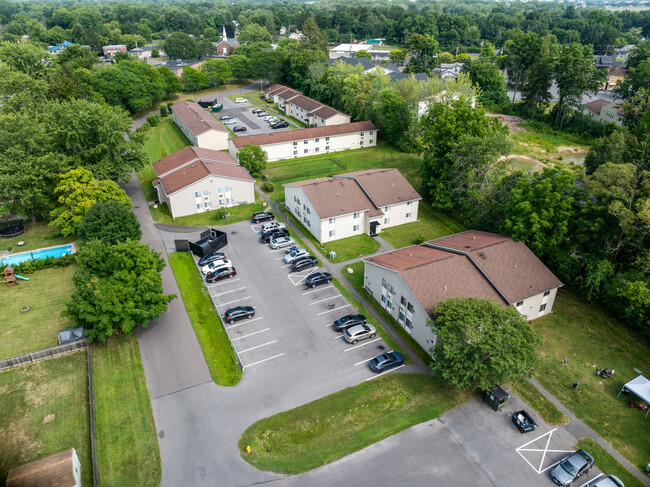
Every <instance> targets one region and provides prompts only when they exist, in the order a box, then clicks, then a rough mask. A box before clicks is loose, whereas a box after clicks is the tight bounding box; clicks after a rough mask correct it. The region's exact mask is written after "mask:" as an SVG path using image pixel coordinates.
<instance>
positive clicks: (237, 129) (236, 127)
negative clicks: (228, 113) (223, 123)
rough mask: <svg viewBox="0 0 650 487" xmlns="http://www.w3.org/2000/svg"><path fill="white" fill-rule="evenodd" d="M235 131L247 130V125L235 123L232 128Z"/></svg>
mask: <svg viewBox="0 0 650 487" xmlns="http://www.w3.org/2000/svg"><path fill="white" fill-rule="evenodd" d="M232 131H233V132H246V127H242V126H241V125H235V126H234V127H233V128H232Z"/></svg>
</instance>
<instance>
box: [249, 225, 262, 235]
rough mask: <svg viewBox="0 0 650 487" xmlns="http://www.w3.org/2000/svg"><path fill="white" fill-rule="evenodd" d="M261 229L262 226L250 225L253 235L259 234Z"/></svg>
mask: <svg viewBox="0 0 650 487" xmlns="http://www.w3.org/2000/svg"><path fill="white" fill-rule="evenodd" d="M261 228H262V225H251V230H253V233H260V229H261Z"/></svg>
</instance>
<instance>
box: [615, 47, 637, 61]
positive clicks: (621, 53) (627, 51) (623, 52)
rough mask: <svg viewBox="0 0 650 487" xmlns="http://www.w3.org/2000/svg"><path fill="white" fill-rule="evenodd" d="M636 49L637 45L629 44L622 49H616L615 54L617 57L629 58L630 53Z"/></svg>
mask: <svg viewBox="0 0 650 487" xmlns="http://www.w3.org/2000/svg"><path fill="white" fill-rule="evenodd" d="M635 49H636V46H635V45H634V44H628V45H627V46H623V47H621V48H620V49H616V50H615V51H614V54H615V55H616V56H617V57H622V58H624V59H625V58H627V57H629V55H630V54H631V53H632V51H634V50H635Z"/></svg>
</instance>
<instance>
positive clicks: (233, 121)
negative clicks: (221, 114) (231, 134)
mask: <svg viewBox="0 0 650 487" xmlns="http://www.w3.org/2000/svg"><path fill="white" fill-rule="evenodd" d="M236 123H238V122H237V120H235V119H234V118H231V119H230V120H224V121H223V124H224V125H234V124H236Z"/></svg>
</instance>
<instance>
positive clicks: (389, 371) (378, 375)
mask: <svg viewBox="0 0 650 487" xmlns="http://www.w3.org/2000/svg"><path fill="white" fill-rule="evenodd" d="M402 367H404V365H400V366H399V367H395V368H394V369H390V370H387V371H386V372H382V373H381V374H377V375H373V376H372V377H368V378H367V379H366V382H367V381H369V380H372V379H376V378H377V377H380V376H382V375H384V374H390V373H391V372H393V371H395V370H397V369H401V368H402Z"/></svg>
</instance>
